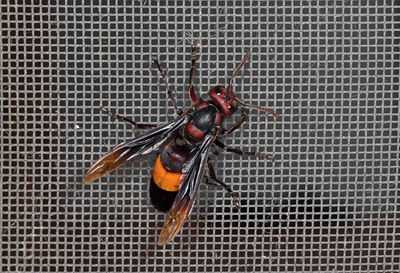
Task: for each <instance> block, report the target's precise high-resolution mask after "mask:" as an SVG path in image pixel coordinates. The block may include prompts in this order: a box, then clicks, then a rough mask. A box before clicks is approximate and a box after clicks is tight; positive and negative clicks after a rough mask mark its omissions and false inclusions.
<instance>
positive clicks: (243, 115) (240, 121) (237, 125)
mask: <svg viewBox="0 0 400 273" xmlns="http://www.w3.org/2000/svg"><path fill="white" fill-rule="evenodd" d="M240 109H241V110H242V116H241V117H240V120H238V121H236V122H235V124H234V125H233V126H232V127H231V128H229V130H226V131H224V133H223V135H224V136H226V135H229V134H230V133H232V132H233V131H235V130H236V129H237V128H239V127H240V126H241V125H242V124H243V123H244V122H245V121H246V119H247V115H248V114H249V109H247V108H243V107H242V108H240Z"/></svg>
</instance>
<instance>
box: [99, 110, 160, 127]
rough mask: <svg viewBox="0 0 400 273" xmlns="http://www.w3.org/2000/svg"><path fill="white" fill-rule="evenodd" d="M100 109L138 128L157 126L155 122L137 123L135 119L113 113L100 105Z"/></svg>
mask: <svg viewBox="0 0 400 273" xmlns="http://www.w3.org/2000/svg"><path fill="white" fill-rule="evenodd" d="M100 111H101V112H103V113H104V114H107V115H109V116H110V117H113V118H115V119H119V120H122V121H126V122H129V123H130V124H132V125H133V126H135V127H137V128H138V129H150V128H155V127H157V126H158V125H156V124H146V123H137V122H135V121H133V120H131V119H129V118H127V117H124V116H121V115H118V114H115V113H113V112H111V111H110V110H107V109H105V108H103V106H100Z"/></svg>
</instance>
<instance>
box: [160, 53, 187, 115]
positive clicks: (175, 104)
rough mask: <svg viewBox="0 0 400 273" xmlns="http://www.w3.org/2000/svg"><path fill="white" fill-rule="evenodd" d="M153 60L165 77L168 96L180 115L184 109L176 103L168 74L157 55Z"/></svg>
mask: <svg viewBox="0 0 400 273" xmlns="http://www.w3.org/2000/svg"><path fill="white" fill-rule="evenodd" d="M153 62H154V63H155V64H156V66H157V69H158V71H159V72H160V74H161V77H162V78H163V80H164V83H165V85H166V86H167V90H168V97H169V99H170V100H171V102H172V105H173V106H174V109H175V113H176V114H177V115H179V116H180V115H181V114H182V113H183V111H182V110H181V109H178V104H177V103H176V97H175V93H174V92H172V91H171V89H170V88H169V85H168V78H167V75H165V72H164V70H163V69H162V67H161V64H160V63H159V62H158V59H157V57H153Z"/></svg>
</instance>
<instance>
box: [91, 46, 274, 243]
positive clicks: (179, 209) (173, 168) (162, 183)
mask: <svg viewBox="0 0 400 273" xmlns="http://www.w3.org/2000/svg"><path fill="white" fill-rule="evenodd" d="M249 55H250V53H249V52H247V54H246V56H245V58H244V59H243V60H242V62H241V63H240V64H239V66H238V67H237V68H236V69H235V71H234V72H233V74H232V77H231V79H230V80H229V85H228V88H225V87H223V86H216V87H214V88H212V89H211V90H210V91H209V92H208V96H209V99H200V98H199V97H198V96H197V95H196V92H195V87H194V84H193V77H194V74H195V71H196V46H195V45H192V47H191V70H190V78H189V97H190V100H191V101H192V103H193V107H192V108H191V109H189V110H186V111H182V110H181V109H179V108H178V106H177V103H176V99H175V95H174V93H173V92H172V91H171V90H170V87H169V86H168V79H167V76H166V74H165V72H164V70H163V69H162V66H161V65H160V63H159V62H158V59H157V58H156V57H154V58H153V61H154V63H155V65H156V67H157V69H158V71H159V72H160V74H161V76H162V78H163V80H164V82H165V85H166V88H167V91H168V97H169V99H170V100H171V102H172V104H173V107H174V110H175V113H176V115H177V118H176V119H175V120H173V121H172V122H170V123H168V124H165V125H161V126H157V125H152V124H142V123H137V122H135V121H133V120H131V119H129V118H126V117H124V116H120V115H118V114H115V113H112V112H110V111H108V110H106V109H103V108H101V110H102V111H103V112H104V113H106V114H108V115H110V116H112V117H114V118H116V119H120V120H123V121H126V122H129V123H130V124H132V125H133V126H135V127H137V128H138V129H150V128H153V129H152V130H150V131H148V132H146V133H144V134H142V135H141V136H139V137H137V138H135V139H133V140H131V141H128V142H125V143H122V144H120V145H118V146H116V147H115V148H113V149H112V150H111V151H109V152H108V153H107V154H106V155H104V156H103V157H102V158H100V159H99V160H98V161H97V162H96V163H94V164H93V166H92V167H91V168H90V169H89V170H88V171H87V173H86V175H85V177H84V183H85V184H88V183H90V182H92V181H94V180H96V179H98V178H100V177H102V176H104V175H105V174H107V173H109V172H111V171H113V170H114V169H116V168H117V167H119V166H121V165H122V164H123V163H125V162H127V161H130V160H134V159H136V158H137V157H139V156H141V155H144V154H149V153H152V152H156V151H160V150H161V152H160V153H159V154H158V157H157V160H156V163H155V166H154V169H153V174H152V178H151V181H150V198H151V201H152V203H153V205H154V207H155V208H156V209H158V210H161V211H168V210H169V212H168V215H167V217H166V220H165V222H164V226H163V228H162V230H161V233H160V236H159V238H158V244H159V245H161V246H162V245H166V244H167V243H168V242H170V241H171V240H172V239H173V238H174V237H175V235H176V234H177V233H178V231H179V230H180V229H181V227H182V225H183V223H184V221H185V220H186V219H187V218H188V216H189V215H190V213H191V210H192V208H193V204H194V201H195V198H196V196H197V194H198V191H199V186H200V184H201V182H202V180H203V176H204V173H205V169H206V168H208V174H209V177H207V178H210V179H212V180H214V181H215V182H216V183H218V184H220V185H222V186H223V187H224V188H225V189H226V190H227V191H228V192H229V194H230V195H231V196H232V198H233V201H234V203H235V206H236V209H238V210H239V208H240V205H239V202H238V199H237V197H236V195H235V194H234V192H233V191H232V190H231V188H230V187H229V186H228V185H226V184H225V183H224V182H223V181H221V180H219V179H218V178H217V177H216V174H215V171H214V168H213V166H212V163H211V158H210V155H209V153H210V149H211V147H212V146H213V145H214V144H215V145H216V147H218V148H221V149H223V150H225V151H228V152H233V153H237V154H240V155H243V154H245V155H252V156H258V157H262V158H266V159H269V160H272V161H273V160H274V157H273V156H271V155H268V154H264V153H258V152H251V151H242V150H240V149H237V148H235V147H229V146H227V145H225V144H224V143H223V142H222V141H221V138H222V137H224V136H226V135H228V134H230V133H232V132H233V131H234V130H236V129H237V128H239V127H240V126H241V125H242V124H243V122H245V120H246V117H247V115H248V113H249V110H250V109H251V108H252V109H256V110H259V111H263V112H266V113H270V114H272V115H274V116H275V118H278V116H277V115H276V114H275V113H274V112H273V111H272V110H270V109H267V108H262V107H259V106H255V105H250V104H248V103H246V102H244V101H243V100H241V99H240V98H238V97H236V96H235V95H234V94H233V92H232V85H233V80H234V78H235V76H236V75H237V74H238V72H239V71H240V69H241V68H242V67H243V65H244V64H245V63H246V62H247V60H248V58H249ZM239 105H240V106H241V118H240V119H239V120H238V121H236V122H235V123H234V125H233V126H232V127H231V128H229V129H225V128H224V126H223V121H224V119H225V118H227V117H230V116H232V115H233V114H234V113H235V111H236V110H237V109H238V106H239ZM207 180H208V179H207Z"/></svg>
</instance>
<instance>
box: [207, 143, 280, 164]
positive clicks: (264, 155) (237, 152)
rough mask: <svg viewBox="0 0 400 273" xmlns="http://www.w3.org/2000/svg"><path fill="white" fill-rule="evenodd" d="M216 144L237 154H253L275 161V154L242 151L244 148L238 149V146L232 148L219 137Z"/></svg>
mask: <svg viewBox="0 0 400 273" xmlns="http://www.w3.org/2000/svg"><path fill="white" fill-rule="evenodd" d="M214 144H215V145H217V146H218V147H219V148H221V149H223V150H225V151H228V152H232V153H235V154H238V155H251V156H257V157H261V158H265V159H268V160H271V161H272V162H273V161H275V156H273V155H270V154H265V153H259V152H246V151H242V150H240V149H237V148H232V147H229V146H226V145H225V144H224V143H222V142H221V141H219V140H218V139H216V140H215V141H214Z"/></svg>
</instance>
